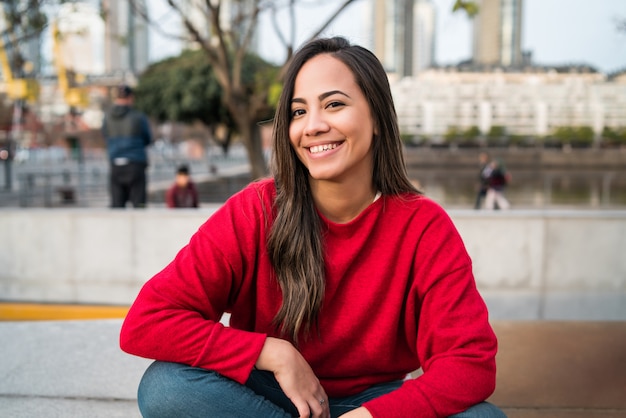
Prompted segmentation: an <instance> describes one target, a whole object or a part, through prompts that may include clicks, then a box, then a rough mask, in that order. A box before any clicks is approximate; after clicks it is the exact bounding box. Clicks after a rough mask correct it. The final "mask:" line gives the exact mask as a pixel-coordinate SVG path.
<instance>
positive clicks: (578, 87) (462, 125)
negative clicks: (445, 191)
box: [392, 69, 626, 137]
mask: <svg viewBox="0 0 626 418" xmlns="http://www.w3.org/2000/svg"><path fill="white" fill-rule="evenodd" d="M392 90H393V94H394V99H395V103H396V109H397V112H398V119H399V123H400V127H401V131H402V133H403V134H406V135H413V136H427V137H437V136H442V135H444V134H445V133H446V132H448V131H449V130H450V129H452V128H457V129H460V130H465V129H468V128H471V127H478V128H479V129H480V132H481V133H483V134H486V133H488V132H489V131H490V129H491V128H492V127H494V126H498V127H503V128H505V129H506V131H507V133H509V134H511V135H523V136H540V137H542V136H546V135H550V134H551V133H553V131H554V130H555V129H556V128H558V127H564V126H569V127H582V126H586V127H590V128H592V129H593V131H594V133H595V134H596V135H599V134H600V133H601V132H602V130H603V129H604V128H605V127H609V128H612V129H616V128H623V127H626V80H621V79H619V78H615V79H613V80H608V79H607V77H606V75H604V74H601V73H585V72H569V73H558V72H556V71H555V70H539V69H537V70H536V71H534V72H504V71H492V72H463V71H458V70H450V69H445V70H443V69H442V70H429V71H426V72H423V73H421V74H420V75H418V76H417V77H412V78H404V79H401V80H397V81H393V82H392Z"/></svg>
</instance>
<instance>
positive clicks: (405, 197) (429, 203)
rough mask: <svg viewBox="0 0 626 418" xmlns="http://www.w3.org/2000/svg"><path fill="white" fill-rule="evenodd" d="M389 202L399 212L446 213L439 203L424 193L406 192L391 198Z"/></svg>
mask: <svg viewBox="0 0 626 418" xmlns="http://www.w3.org/2000/svg"><path fill="white" fill-rule="evenodd" d="M389 201H390V202H391V203H392V205H393V207H396V208H398V210H405V211H410V212H414V211H420V212H432V213H440V212H445V211H444V209H443V208H442V207H441V205H440V204H439V203H437V202H436V201H434V200H433V199H432V198H430V197H428V196H426V195H425V194H422V193H416V192H406V193H401V194H399V195H394V196H390V199H389Z"/></svg>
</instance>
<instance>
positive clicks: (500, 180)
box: [485, 160, 511, 210]
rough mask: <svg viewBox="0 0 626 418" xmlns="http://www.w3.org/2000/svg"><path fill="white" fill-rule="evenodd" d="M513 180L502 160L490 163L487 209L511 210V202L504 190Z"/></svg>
mask: <svg viewBox="0 0 626 418" xmlns="http://www.w3.org/2000/svg"><path fill="white" fill-rule="evenodd" d="M510 179H511V175H510V173H508V172H507V171H506V168H505V167H504V164H503V163H502V161H500V160H493V161H491V162H490V163H489V178H488V187H487V194H486V196H485V208H486V209H491V210H494V209H503V210H506V209H509V208H510V207H511V205H510V203H509V201H508V200H507V198H506V197H505V196H504V189H505V188H506V186H507V184H508V183H509V181H510Z"/></svg>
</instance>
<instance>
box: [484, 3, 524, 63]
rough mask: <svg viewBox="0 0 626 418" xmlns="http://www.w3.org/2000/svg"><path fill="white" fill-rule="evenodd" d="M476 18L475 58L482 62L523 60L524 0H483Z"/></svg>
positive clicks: (519, 61) (514, 61)
mask: <svg viewBox="0 0 626 418" xmlns="http://www.w3.org/2000/svg"><path fill="white" fill-rule="evenodd" d="M478 3H479V7H480V9H479V12H478V15H477V16H476V17H475V18H474V42H473V61H474V63H475V64H478V65H485V66H502V67H515V66H520V65H521V64H522V58H523V57H522V47H521V45H522V4H523V0H479V1H478Z"/></svg>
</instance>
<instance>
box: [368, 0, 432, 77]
mask: <svg viewBox="0 0 626 418" xmlns="http://www.w3.org/2000/svg"><path fill="white" fill-rule="evenodd" d="M372 10H373V13H374V16H373V22H374V25H373V26H374V45H373V50H374V53H375V54H376V56H377V57H378V58H379V59H380V60H381V62H382V63H383V66H384V67H385V69H386V70H387V72H388V73H390V74H395V75H396V76H397V77H399V78H402V77H410V76H413V75H416V74H417V73H418V72H420V71H423V70H425V69H426V68H429V67H431V66H432V65H433V60H434V42H435V35H434V34H435V11H434V6H433V4H432V3H431V1H430V0H392V1H385V0H374V7H373V8H372Z"/></svg>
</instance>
